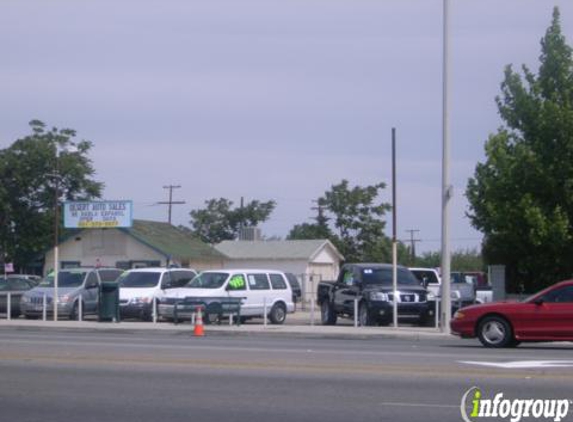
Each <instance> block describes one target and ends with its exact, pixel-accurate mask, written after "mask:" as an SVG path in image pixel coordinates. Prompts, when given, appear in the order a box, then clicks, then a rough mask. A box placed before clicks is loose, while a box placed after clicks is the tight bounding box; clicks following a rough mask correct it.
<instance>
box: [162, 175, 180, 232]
mask: <svg viewBox="0 0 573 422" xmlns="http://www.w3.org/2000/svg"><path fill="white" fill-rule="evenodd" d="M180 187H181V186H179V185H168V186H163V189H169V201H165V202H158V204H162V205H168V217H167V222H168V223H169V224H171V208H172V206H173V205H181V204H184V203H185V201H174V200H173V189H179V188H180Z"/></svg>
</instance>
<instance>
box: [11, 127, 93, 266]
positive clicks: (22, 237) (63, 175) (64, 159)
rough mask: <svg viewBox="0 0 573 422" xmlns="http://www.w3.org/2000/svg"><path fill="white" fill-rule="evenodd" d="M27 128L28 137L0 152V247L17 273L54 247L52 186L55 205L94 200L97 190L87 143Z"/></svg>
mask: <svg viewBox="0 0 573 422" xmlns="http://www.w3.org/2000/svg"><path fill="white" fill-rule="evenodd" d="M30 127H31V129H32V132H33V133H32V134H31V135H29V136H26V137H25V138H22V139H19V140H17V141H16V142H14V143H13V144H12V145H11V146H10V147H8V148H6V149H2V150H0V179H1V180H2V186H1V188H0V242H1V243H0V246H1V247H2V249H3V250H4V254H5V255H6V259H7V260H8V261H13V262H14V263H15V265H16V267H17V268H16V269H17V270H23V269H25V268H29V267H30V266H31V265H32V263H33V262H34V261H37V260H38V258H39V257H40V256H41V254H42V253H43V252H44V251H46V250H47V249H49V248H50V247H51V246H53V244H54V237H53V236H54V224H55V209H56V183H57V184H58V192H59V196H58V198H57V201H58V202H57V203H58V204H60V205H61V203H62V202H61V201H63V200H90V199H93V198H99V197H100V193H101V189H102V187H103V184H102V183H99V182H96V181H94V180H92V179H91V177H92V176H93V175H94V174H95V170H94V169H93V166H92V162H91V160H90V159H89V157H88V153H89V151H90V149H91V147H92V143H91V142H89V141H85V140H82V141H75V139H74V138H75V136H76V132H75V131H73V130H71V129H57V128H52V129H50V130H47V129H46V126H45V124H44V123H42V122H41V121H39V120H33V121H31V122H30ZM71 148H74V150H73V151H72V150H71ZM58 151H59V159H57V158H56V157H57V156H58ZM61 215H62V214H61V213H60V216H61ZM58 224H59V225H61V221H59V222H58ZM60 233H61V231H60Z"/></svg>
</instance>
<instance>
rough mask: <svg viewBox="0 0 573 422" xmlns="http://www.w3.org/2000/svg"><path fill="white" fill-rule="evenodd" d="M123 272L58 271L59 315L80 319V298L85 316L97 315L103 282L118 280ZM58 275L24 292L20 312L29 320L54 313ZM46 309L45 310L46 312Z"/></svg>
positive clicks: (112, 270) (107, 270)
mask: <svg viewBox="0 0 573 422" xmlns="http://www.w3.org/2000/svg"><path fill="white" fill-rule="evenodd" d="M122 272H123V271H122V270H119V269H117V268H70V269H64V270H60V271H58V316H60V315H62V316H65V317H68V318H70V319H78V316H79V315H78V314H79V309H80V299H81V308H82V317H83V315H86V314H97V311H98V299H99V286H100V283H101V282H102V281H115V280H117V278H118V277H119V276H120V275H121V273H122ZM53 300H54V274H53V273H51V274H49V275H48V276H47V277H46V278H44V279H43V280H42V281H41V282H40V284H38V286H36V287H34V288H33V289H31V290H28V291H27V292H26V293H24V294H23V295H22V297H21V299H20V312H21V313H22V314H23V315H24V316H25V317H26V318H29V319H32V318H39V317H41V316H42V315H44V313H45V314H46V315H53V313H54V302H53ZM44 308H45V310H44Z"/></svg>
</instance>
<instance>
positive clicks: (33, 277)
mask: <svg viewBox="0 0 573 422" xmlns="http://www.w3.org/2000/svg"><path fill="white" fill-rule="evenodd" d="M7 278H25V279H26V280H28V281H29V282H30V283H32V285H33V286H37V285H38V284H40V281H42V277H40V276H39V275H35V274H9V275H8V276H7Z"/></svg>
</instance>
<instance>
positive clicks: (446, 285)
mask: <svg viewBox="0 0 573 422" xmlns="http://www.w3.org/2000/svg"><path fill="white" fill-rule="evenodd" d="M443 2H444V3H443V6H444V9H443V25H444V27H443V29H444V34H443V37H444V39H443V42H444V47H443V48H444V52H443V76H442V77H443V81H442V82H443V93H442V95H443V97H442V101H443V103H442V105H443V108H442V119H443V120H442V135H443V140H442V274H441V275H442V311H441V313H442V315H441V316H442V318H441V321H442V324H441V328H442V332H443V333H445V334H449V333H450V320H451V316H452V315H451V313H452V311H451V308H452V307H451V298H450V240H449V236H450V233H449V224H450V222H449V204H450V199H451V198H452V186H451V185H450V169H449V165H450V134H449V121H448V117H449V116H448V114H449V91H448V70H449V16H448V14H449V0H443Z"/></svg>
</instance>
